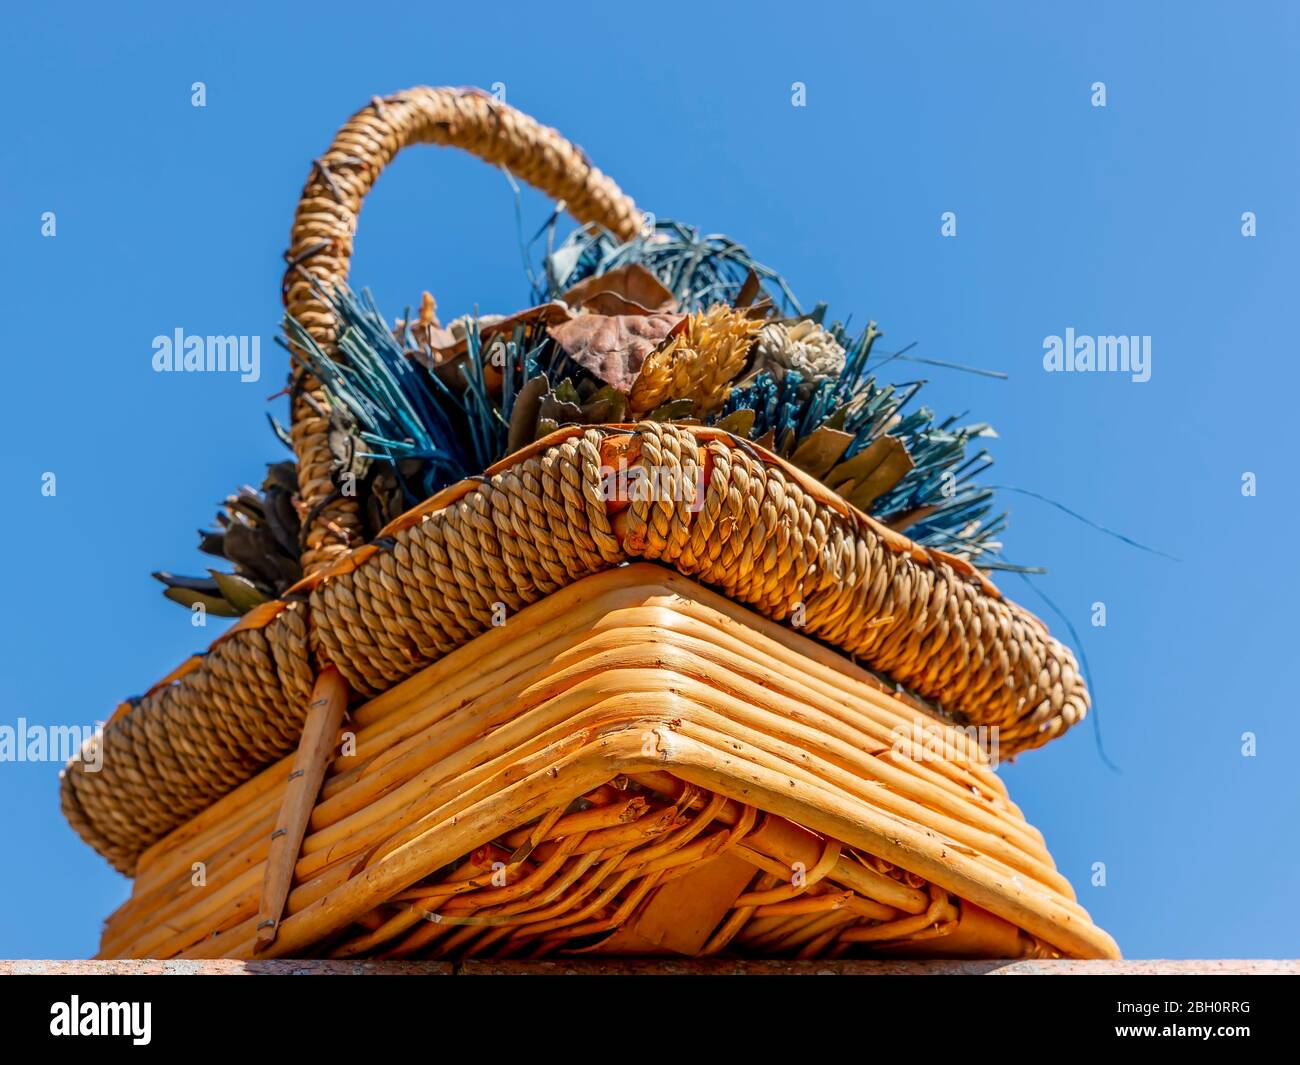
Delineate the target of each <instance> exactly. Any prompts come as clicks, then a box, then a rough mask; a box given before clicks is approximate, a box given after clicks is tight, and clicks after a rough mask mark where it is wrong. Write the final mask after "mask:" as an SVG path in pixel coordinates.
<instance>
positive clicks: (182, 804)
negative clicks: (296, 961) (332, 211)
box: [63, 422, 1087, 871]
mask: <svg viewBox="0 0 1300 1065" xmlns="http://www.w3.org/2000/svg"><path fill="white" fill-rule="evenodd" d="M558 435H561V436H563V435H564V434H558ZM697 437H698V439H697ZM612 441H617V442H618V443H619V444H620V446H621V447H622V451H621V452H620V454H622V455H624V456H630V457H631V459H630V461H629V462H628V467H629V469H631V468H635V467H641V468H642V469H645V470H648V471H649V470H663V469H669V470H674V471H679V472H678V473H677V474H676V476H677V477H679V478H680V480H679V483H683V484H688V483H690V484H693V483H697V480H696V479H697V478H699V481H698V483H702V484H703V485H704V497H703V500H702V505H701V506H695V505H693V501H692V500H691V499H689V498H687V497H685V494H684V495H683V498H680V499H676V500H671V499H654V498H646V499H640V500H634V501H633V502H631V503H630V505H628V506H627V507H626V509H623V510H616V509H614V505H613V504H611V502H610V501H609V500H607V499H606V494H607V493H606V489H605V487H604V484H603V482H602V474H601V471H602V468H605V469H607V468H608V467H607V465H606V463H605V459H604V458H603V457H602V448H603V447H608V445H609V444H610V443H611V442H612ZM701 441H705V443H704V444H703V445H702V444H701ZM647 476H649V474H647ZM388 532H390V533H391V535H388V536H385V537H383V538H381V543H380V544H379V545H372V546H368V547H366V548H363V549H360V550H358V551H356V552H354V553H353V554H352V555H351V556H349V557H347V558H345V559H343V560H341V561H340V562H339V563H337V564H336V565H335V567H334V568H332V569H329V570H326V571H324V572H323V573H322V574H320V575H318V577H316V578H314V579H310V580H309V581H307V582H304V583H305V585H307V586H310V588H311V590H310V597H309V601H308V602H307V603H306V604H291V605H290V606H289V607H288V608H286V609H285V610H283V611H282V612H280V613H278V614H276V615H275V616H274V618H273V620H272V621H271V622H270V623H269V624H267V625H266V626H265V627H264V628H260V629H259V628H241V629H239V630H238V631H236V632H234V634H233V635H231V636H230V637H229V638H227V639H224V640H222V641H219V642H218V643H217V644H216V646H215V648H214V650H213V651H212V652H211V653H210V654H209V655H207V656H205V657H204V658H203V659H202V660H200V661H199V662H198V663H197V665H196V667H195V668H194V669H193V670H192V671H191V672H189V673H188V674H186V675H185V676H183V677H181V678H180V679H179V680H178V681H175V682H174V683H172V684H168V685H165V686H164V687H162V688H159V689H158V690H156V691H155V692H153V693H152V694H150V695H148V696H146V698H145V699H144V700H143V701H142V702H141V703H140V704H139V705H138V706H136V707H134V708H133V709H131V710H130V712H129V713H127V714H125V715H124V716H123V717H121V718H119V719H118V720H116V721H114V722H112V723H110V725H109V726H108V727H107V728H106V729H105V732H104V735H103V738H102V742H103V743H104V746H105V750H104V759H103V768H102V770H101V771H100V772H98V773H85V772H82V770H81V763H79V762H74V763H72V765H71V766H70V767H69V771H68V772H66V773H65V774H64V778H63V803H64V810H65V812H66V813H67V816H68V819H69V820H70V821H71V822H72V823H73V825H74V826H75V827H76V828H77V830H78V831H79V832H80V833H81V835H82V836H83V838H85V839H86V840H87V842H89V843H90V844H91V845H92V846H94V847H95V848H96V849H97V850H99V851H100V853H101V854H104V855H105V857H107V858H109V860H110V861H111V862H113V863H114V865H116V866H117V867H118V868H119V869H122V870H123V871H129V870H130V869H131V868H132V867H133V865H134V860H135V857H136V856H137V855H138V854H139V852H140V851H141V850H143V849H144V847H146V846H148V845H149V844H150V843H152V842H153V841H154V840H156V839H158V838H159V837H160V836H162V835H163V834H165V833H166V832H168V831H170V830H171V829H172V828H174V827H175V826H176V825H177V824H179V823H180V822H181V821H182V820H183V819H184V818H185V817H187V816H189V815H191V814H192V813H194V812H195V811H197V810H198V809H201V808H202V807H203V806H205V805H207V804H208V803H210V802H212V801H213V800H215V799H216V798H218V797H220V796H221V795H222V794H224V793H225V792H226V791H228V790H229V789H230V788H231V787H232V786H233V785H234V784H237V783H239V782H240V781H242V780H245V779H247V778H248V777H249V776H251V775H252V773H253V772H254V771H255V770H256V768H258V766H260V765H264V764H266V763H267V762H268V761H270V760H272V759H274V758H275V757H278V756H279V755H282V754H285V753H287V752H288V751H290V750H292V749H293V745H294V743H295V742H296V739H297V734H298V732H299V731H300V730H301V723H302V715H303V713H304V711H305V704H306V699H307V695H308V693H309V691H310V678H311V675H312V666H313V661H312V658H314V665H315V666H316V667H317V668H320V667H322V666H324V665H325V664H327V663H329V664H333V665H335V666H337V667H338V668H339V670H340V671H341V672H342V673H343V675H344V676H345V677H346V678H347V680H348V681H349V682H350V683H351V685H352V686H353V688H354V689H355V690H356V691H358V692H361V693H364V694H377V693H379V692H382V691H384V690H385V689H387V688H389V687H391V686H392V685H393V684H395V683H397V682H399V681H401V680H404V679H405V678H407V677H409V676H411V675H412V674H413V673H415V672H417V671H418V670H420V669H421V668H423V667H425V666H427V665H429V664H430V663H432V662H434V661H436V660H437V659H438V658H440V657H441V656H442V655H445V654H446V653H448V652H449V651H451V650H453V649H455V648H456V647H459V646H461V645H463V644H465V643H466V642H468V641H470V640H472V639H474V638H475V637H476V636H478V635H480V634H481V633H484V632H486V631H488V630H489V629H491V628H492V626H493V617H494V604H497V603H501V604H504V605H505V608H506V611H507V616H509V615H510V614H513V613H515V612H517V611H518V610H520V609H522V608H523V607H524V606H526V605H527V604H529V603H533V602H536V601H537V600H539V599H541V598H543V597H545V596H546V595H549V594H551V593H552V592H554V591H556V590H557V589H559V588H562V587H564V586H566V585H568V584H570V583H572V582H573V581H575V580H577V579H579V578H581V577H583V576H586V575H588V574H591V573H595V572H597V571H599V570H602V569H606V568H608V567H610V566H613V565H617V564H619V563H622V562H626V561H630V560H634V559H638V558H643V559H653V560H657V561H660V562H662V563H664V564H665V565H668V566H671V567H672V568H673V569H676V570H677V571H679V572H681V573H684V574H686V575H688V576H692V577H695V578H698V579H699V580H702V581H704V582H706V583H708V584H710V585H713V586H715V587H717V588H718V589H720V590H721V591H722V592H724V593H725V594H726V595H727V596H728V597H729V598H731V599H734V600H735V601H737V602H740V603H744V604H746V605H748V606H750V607H752V608H754V609H755V610H757V611H758V612H759V613H761V614H762V615H764V616H765V617H768V618H772V619H774V620H778V621H781V620H785V619H787V618H789V617H790V616H791V614H792V612H794V611H795V610H796V608H799V607H802V614H803V626H802V631H803V632H805V633H806V634H807V635H810V636H814V637H817V638H818V639H820V640H823V641H824V642H826V643H828V644H830V645H832V646H834V647H836V648H839V649H840V650H842V651H844V652H846V653H848V654H851V655H855V656H859V657H860V658H861V659H862V661H863V662H864V664H867V665H869V666H870V667H871V668H872V669H875V670H877V671H879V672H882V673H884V674H886V675H887V676H888V677H889V678H891V679H892V680H895V681H898V682H900V683H902V684H905V685H907V686H908V687H909V688H911V689H912V690H914V691H915V692H917V693H918V694H919V695H921V696H923V697H925V698H926V699H929V700H931V701H932V702H934V703H936V704H938V706H939V707H941V708H942V710H943V711H944V712H945V713H946V714H948V715H950V716H951V718H952V719H953V720H955V721H958V722H960V723H965V722H974V723H977V724H983V725H989V726H997V727H998V728H999V729H1000V730H1001V732H1000V740H999V742H1000V744H1001V747H1002V750H1003V751H1005V752H1007V753H1013V752H1015V751H1017V750H1021V749H1025V748H1030V747H1036V746H1039V745H1041V744H1043V743H1045V742H1046V741H1047V740H1049V739H1050V738H1051V737H1052V736H1054V735H1056V734H1058V733H1059V732H1061V731H1063V730H1064V729H1066V728H1068V727H1069V725H1071V724H1073V723H1074V722H1075V721H1076V720H1078V719H1079V718H1080V717H1082V716H1083V714H1084V713H1085V712H1086V709H1087V691H1086V689H1085V687H1084V685H1083V682H1082V680H1081V678H1080V676H1079V672H1078V670H1077V668H1076V667H1075V663H1074V659H1073V656H1072V655H1071V654H1070V652H1069V650H1068V649H1066V648H1065V647H1064V646H1063V645H1061V644H1060V643H1059V642H1057V641H1056V640H1054V639H1053V638H1052V637H1051V636H1049V635H1048V634H1047V632H1046V630H1045V629H1044V628H1043V626H1042V625H1041V623H1040V622H1038V621H1037V619H1035V618H1033V617H1032V616H1031V615H1029V614H1027V613H1025V612H1024V611H1023V610H1021V609H1020V608H1019V607H1017V606H1016V605H1015V604H1013V603H1010V602H1008V601H1006V600H1004V599H1002V598H1001V597H1000V596H998V595H997V594H996V590H993V591H992V592H990V588H991V586H990V585H988V584H987V582H986V581H983V580H982V579H980V578H979V577H978V575H975V574H973V573H972V572H971V571H970V568H969V567H968V566H966V565H965V564H964V563H962V562H960V561H959V560H957V559H951V558H948V557H947V556H944V555H942V554H941V553H938V552H925V551H923V550H921V549H919V548H915V547H913V546H912V545H910V544H909V543H908V542H907V541H905V540H903V539H902V538H901V537H898V536H897V535H896V534H892V533H890V532H889V531H888V530H885V529H883V528H882V527H880V526H878V525H876V524H875V523H874V522H872V521H871V520H870V519H868V518H866V517H864V516H863V515H861V514H858V513H856V512H854V511H852V510H851V509H850V508H848V507H846V506H843V505H842V504H840V505H837V504H836V503H835V501H834V499H832V498H831V497H830V496H829V494H828V493H821V494H819V493H817V492H815V491H814V490H813V488H812V487H811V486H808V485H807V484H806V483H805V482H804V481H802V480H801V479H800V478H799V477H798V475H797V474H796V472H795V471H793V470H792V469H791V468H789V467H787V466H785V465H784V464H783V463H781V462H780V460H777V459H775V458H770V457H769V458H765V457H764V456H762V455H760V454H758V453H757V451H756V450H755V449H753V448H749V447H747V446H745V445H742V444H741V443H740V442H738V441H735V440H734V439H732V438H730V437H727V436H726V434H720V433H709V432H707V431H704V430H697V431H696V432H691V431H689V430H687V429H684V428H682V427H677V426H672V425H662V424H659V423H654V422H647V423H642V424H640V425H638V426H637V427H636V429H635V432H634V433H633V434H632V435H631V437H630V438H629V436H628V434H627V433H626V432H623V431H617V430H609V429H605V430H602V429H588V430H585V431H576V430H575V431H573V432H572V433H570V434H569V435H568V438H567V439H561V440H559V441H558V442H552V443H551V444H550V446H546V447H543V448H542V449H541V450H540V451H538V453H536V454H531V455H526V457H523V458H522V459H519V460H518V461H514V462H512V463H510V464H508V465H505V467H504V468H503V469H499V470H498V471H496V472H495V473H494V474H493V475H492V476H491V477H490V478H489V479H487V481H486V483H476V482H466V483H464V484H462V485H460V486H456V487H454V488H452V489H449V490H448V491H447V492H446V493H442V494H441V495H440V496H439V497H435V498H434V499H433V500H431V501H430V502H429V503H428V504H426V505H425V506H424V507H421V508H417V510H416V511H412V512H411V513H410V514H408V515H406V516H404V517H403V518H401V519H399V520H398V521H397V522H395V523H394V526H393V527H390V530H388ZM304 606H305V609H304ZM309 648H310V650H311V652H312V657H311V658H309V655H308V650H309ZM128 722H129V724H128Z"/></svg>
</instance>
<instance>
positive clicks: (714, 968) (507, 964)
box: [0, 958, 1300, 976]
mask: <svg viewBox="0 0 1300 1065" xmlns="http://www.w3.org/2000/svg"><path fill="white" fill-rule="evenodd" d="M1202 974H1214V975H1221V974H1238V975H1250V976H1281V975H1291V976H1295V975H1300V961H1296V960H1290V961H1272V960H1232V961H785V960H781V959H773V960H762V961H741V960H734V959H733V960H727V959H719V958H704V959H697V958H581V959H565V960H562V961H500V962H493V961H467V962H457V963H454V964H453V963H450V962H440V961H318V960H310V959H304V960H301V961H286V960H271V961H228V960H221V961H180V960H173V961H0V976H23V975H33V976H158V975H166V976H363V975H371V976H556V975H572V976H1079V975H1083V976H1115V975H1118V976H1193V975H1202Z"/></svg>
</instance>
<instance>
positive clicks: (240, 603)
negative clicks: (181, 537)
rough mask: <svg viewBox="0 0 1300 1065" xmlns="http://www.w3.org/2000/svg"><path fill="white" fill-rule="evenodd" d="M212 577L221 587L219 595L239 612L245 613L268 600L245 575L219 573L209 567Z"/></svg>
mask: <svg viewBox="0 0 1300 1065" xmlns="http://www.w3.org/2000/svg"><path fill="white" fill-rule="evenodd" d="M208 572H209V573H211V574H212V579H213V580H214V581H216V582H217V587H218V588H219V589H221V595H222V597H223V598H224V599H225V600H226V602H227V603H229V604H230V605H231V606H233V607H234V608H235V609H236V610H238V611H239V612H240V613H241V614H244V613H247V612H248V611H250V610H252V609H253V607H255V606H260V605H261V604H262V603H265V602H268V601H269V600H268V599H267V597H266V596H265V595H263V594H262V593H261V592H260V591H258V589H257V585H255V584H254V583H253V582H252V581H250V580H249V579H248V578H247V577H241V576H239V574H237V573H221V572H219V571H217V570H214V569H210V570H208Z"/></svg>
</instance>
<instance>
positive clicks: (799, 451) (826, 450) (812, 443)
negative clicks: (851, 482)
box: [790, 425, 853, 481]
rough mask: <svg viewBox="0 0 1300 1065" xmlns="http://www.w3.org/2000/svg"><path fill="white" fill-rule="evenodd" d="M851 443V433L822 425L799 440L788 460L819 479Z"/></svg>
mask: <svg viewBox="0 0 1300 1065" xmlns="http://www.w3.org/2000/svg"><path fill="white" fill-rule="evenodd" d="M851 443H853V434H852V433H844V432H841V431H840V430H838V429H828V428H827V427H826V426H824V425H823V426H822V427H821V428H819V429H817V430H816V431H814V432H812V433H809V434H808V435H807V436H805V437H804V438H803V439H802V440H800V441H799V446H798V447H796V448H795V449H794V454H793V455H791V456H790V461H791V462H793V463H794V464H795V465H796V466H798V467H799V468H800V469H801V470H803V471H804V472H806V473H809V474H811V475H812V476H813V477H816V478H817V479H818V480H819V481H820V480H821V479H822V478H823V477H825V476H826V474H828V473H829V472H830V471H831V468H832V467H833V466H834V465H835V464H836V463H837V462H839V461H840V458H841V457H842V456H843V455H844V452H846V451H847V450H848V449H849V445H850V444H851Z"/></svg>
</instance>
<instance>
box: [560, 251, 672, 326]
mask: <svg viewBox="0 0 1300 1065" xmlns="http://www.w3.org/2000/svg"><path fill="white" fill-rule="evenodd" d="M560 298H561V299H562V300H564V302H565V303H567V304H568V305H569V306H570V307H572V308H574V309H575V310H584V311H590V312H591V313H592V314H610V315H614V314H653V313H654V312H655V311H673V310H676V309H677V301H676V300H675V299H674V298H673V294H672V292H670V291H669V290H668V289H667V288H665V287H664V284H663V282H662V281H660V280H659V278H657V277H655V275H654V274H652V273H651V272H650V271H649V270H647V269H646V268H645V267H644V266H641V265H640V264H639V263H630V264H629V265H627V266H620V267H618V268H617V269H614V270H611V271H609V273H607V274H601V275H600V276H599V277H589V278H587V279H586V280H585V281H579V282H578V283H577V284H576V285H574V286H573V287H572V288H571V289H569V290H568V291H567V292H565V293H564V295H563V296H561V297H560Z"/></svg>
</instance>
